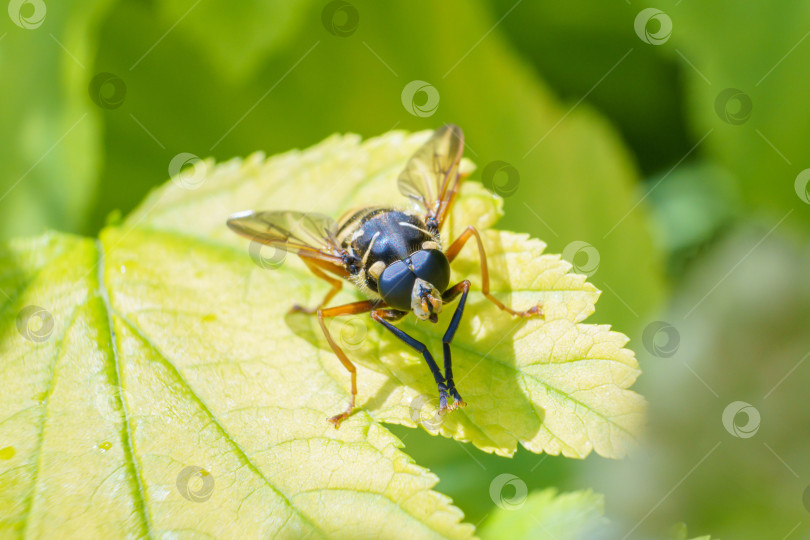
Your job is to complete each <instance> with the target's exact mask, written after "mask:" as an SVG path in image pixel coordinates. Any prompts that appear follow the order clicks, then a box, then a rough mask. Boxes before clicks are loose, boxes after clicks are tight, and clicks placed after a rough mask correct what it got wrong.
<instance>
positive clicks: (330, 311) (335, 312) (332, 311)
mask: <svg viewBox="0 0 810 540" xmlns="http://www.w3.org/2000/svg"><path fill="white" fill-rule="evenodd" d="M375 305H376V303H375V302H373V301H371V300H365V301H363V302H352V303H351V304H344V305H342V306H335V307H331V308H326V309H318V324H320V325H321V330H322V331H323V335H324V336H326V341H327V342H328V343H329V346H330V347H332V351H334V353H335V354H336V355H337V357H338V359H339V360H340V362H341V363H342V364H343V367H345V368H346V369H347V370H348V372H349V373H351V376H352V398H351V401H350V402H349V406H348V407H347V408H346V410H345V411H343V412H342V413H340V414H336V415H335V416H333V417H331V418H330V419H329V421H330V422H332V423H333V424H335V429H337V428H338V427H340V423H341V422H342V421H343V420H345V419H346V418H347V417H348V416H349V414H351V412H352V410H353V409H354V398H355V396H357V368H355V367H354V364H352V361H351V360H349V357H348V356H346V353H344V352H343V350H342V349H341V348H340V347H339V346H338V344H337V343H335V340H334V339H332V334H330V333H329V329H328V328H326V323H325V322H324V319H327V318H329V317H339V316H340V315H356V314H358V313H366V312H368V311H371V310H372V309H374V306H375Z"/></svg>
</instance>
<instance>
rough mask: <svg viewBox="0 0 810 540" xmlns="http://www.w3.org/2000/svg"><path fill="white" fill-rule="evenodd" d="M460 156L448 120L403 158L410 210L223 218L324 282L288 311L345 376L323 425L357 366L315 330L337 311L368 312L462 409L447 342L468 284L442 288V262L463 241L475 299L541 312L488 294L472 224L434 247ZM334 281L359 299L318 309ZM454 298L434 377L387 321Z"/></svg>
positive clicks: (446, 276) (443, 407) (418, 346)
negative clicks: (319, 294)
mask: <svg viewBox="0 0 810 540" xmlns="http://www.w3.org/2000/svg"><path fill="white" fill-rule="evenodd" d="M463 152H464V134H463V133H462V131H461V129H460V128H459V127H458V126H455V125H452V124H448V125H445V126H443V127H441V128H439V129H437V130H436V131H435V132H434V133H433V135H432V136H431V137H430V139H429V140H428V141H427V142H426V143H425V144H424V145H423V146H422V147H421V148H419V149H418V150H417V151H416V153H415V154H414V155H413V156H412V157H411V158H410V160H409V161H408V163H407V165H406V166H405V170H403V171H402V173H401V174H400V175H399V179H398V184H399V190H400V191H401V192H402V194H403V195H405V196H406V197H408V198H409V199H411V200H412V201H414V202H416V204H417V206H418V208H419V211H418V213H416V212H410V211H404V210H398V209H394V208H386V207H368V208H364V209H362V210H357V211H353V212H350V213H348V214H346V215H345V216H344V217H343V218H341V219H340V220H339V221H338V222H336V221H334V220H333V219H332V218H330V217H328V216H325V215H321V214H315V213H306V212H297V211H292V210H286V211H262V212H257V211H247V212H241V213H238V214H234V215H233V216H231V217H230V218H229V219H228V222H227V223H228V227H230V228H231V229H232V230H233V231H234V232H236V233H238V234H240V235H242V236H245V237H247V238H249V239H251V240H254V241H256V242H260V243H263V244H267V245H271V246H274V247H276V248H278V249H282V250H285V251H288V252H291V253H294V254H296V255H298V256H299V257H300V258H301V260H302V261H303V262H304V264H306V266H307V267H308V268H309V269H310V271H311V272H312V273H313V274H315V275H316V276H317V277H319V278H321V279H323V280H325V281H327V282H328V283H329V284H330V285H331V286H332V288H331V289H330V290H329V292H327V293H326V296H325V297H324V298H323V301H322V302H321V303H320V304H319V305H318V306H316V307H314V308H309V309H307V308H303V307H301V306H298V305H295V306H293V307H292V310H291V311H298V312H304V313H309V314H314V315H317V317H318V323H319V324H320V327H321V330H322V331H323V333H324V335H325V336H326V341H327V342H328V343H329V346H330V347H331V348H332V350H333V351H334V353H335V355H337V357H338V358H339V359H340V361H341V362H342V364H343V365H344V366H345V367H346V369H347V370H348V371H349V373H350V374H351V384H352V394H351V400H350V401H349V406H348V407H347V408H346V410H344V411H343V412H341V413H340V414H337V415H335V416H333V417H331V418H330V419H329V421H330V422H332V423H333V424H334V425H335V427H338V426H339V425H340V423H341V422H342V421H343V420H344V419H345V418H347V417H348V416H349V414H350V413H351V412H352V411H353V410H354V407H355V397H356V395H357V370H356V369H355V366H354V364H353V363H352V362H351V360H349V358H348V357H347V356H346V354H345V353H344V352H343V350H342V349H341V348H340V347H339V346H338V344H337V343H336V342H335V340H334V339H333V338H332V336H331V334H330V333H329V330H328V329H327V327H326V324H325V319H327V318H330V317H339V316H341V315H354V314H358V313H367V312H370V313H371V318H372V319H374V320H375V321H377V322H378V323H380V324H382V325H383V326H384V327H385V328H386V329H387V330H388V331H390V332H391V333H392V334H394V335H395V336H396V337H397V338H399V339H400V340H402V341H403V342H404V343H405V344H406V345H408V346H409V347H411V348H413V349H415V350H416V351H417V352H418V353H420V354H421V355H422V356H423V357H424V359H425V363H427V365H428V367H429V368H430V371H431V373H432V374H433V378H434V379H435V381H436V384H437V385H438V389H439V412H440V413H444V412H446V411H448V410H453V409H455V408H457V407H463V406H465V405H466V403H464V400H463V399H462V398H461V394H459V392H458V389H457V388H456V385H455V383H454V382H453V368H452V359H451V353H450V343H451V342H452V341H453V336H454V335H455V333H456V330H457V329H458V326H459V323H460V322H461V316H462V314H463V313H464V306H465V304H466V301H467V293H468V292H469V291H470V282H469V281H468V280H466V279H465V280H463V281H460V282H459V283H456V284H455V285H452V286H450V263H451V262H452V261H453V259H455V258H456V256H457V255H458V253H459V251H460V250H461V248H462V247H464V245H465V244H466V242H467V241H468V240H469V239H470V238H475V240H476V243H477V244H478V253H479V257H480V265H481V278H482V279H481V281H482V292H483V293H484V296H486V297H487V298H488V299H489V300H490V301H491V302H493V303H494V304H495V305H497V306H498V307H499V308H500V309H502V310H504V311H507V312H509V313H511V314H512V315H518V316H522V317H531V316H542V314H541V311H540V306H539V305H535V306H534V307H532V308H530V309H528V310H526V311H515V310H513V309H511V308H509V307H507V306H505V305H504V304H503V303H502V302H501V301H500V300H498V299H497V298H495V296H493V295H491V294H490V292H489V272H488V270H487V258H486V253H485V252H484V245H483V243H482V241H481V235H480V234H479V233H478V231H477V230H476V228H475V227H473V226H468V227H467V228H466V229H465V230H464V232H462V233H461V235H460V236H459V237H458V238H457V239H456V240H455V241H453V242H452V243H451V244H450V245H449V246H448V247H447V249H442V241H441V235H440V232H439V231H440V230H441V228H442V224H443V223H444V222H445V220H446V218H447V215H448V213H449V211H450V208H451V207H452V205H453V201H454V200H455V198H456V195H457V194H458V191H459V185H460V182H461V180H462V179H463V177H462V175H461V174H460V171H459V165H460V162H461V156H462V154H463ZM344 281H350V282H352V283H353V284H354V285H355V286H357V288H359V289H360V290H361V291H362V292H363V293H365V295H366V296H367V297H368V299H367V300H364V301H360V302H352V303H349V304H345V305H341V306H335V307H326V306H327V304H329V302H330V301H331V300H332V298H334V296H335V295H336V294H337V293H338V292H339V291H340V290H341V288H342V286H343V283H344ZM459 295H461V298H460V299H459V302H458V305H457V307H456V309H455V312H454V314H453V317H452V319H451V321H450V324H449V325H448V328H447V331H446V332H445V334H444V337H443V339H442V344H443V353H444V373H442V371H440V369H439V367H438V365H437V364H436V361H435V360H434V358H433V356H432V355H431V353H430V351H429V350H428V349H427V347H426V346H425V345H424V344H423V343H421V342H419V341H417V340H416V339H414V338H413V337H411V336H410V335H408V334H406V333H405V332H404V331H402V330H401V329H399V328H397V327H396V326H394V325H393V324H391V323H392V322H394V321H397V320H399V319H401V318H402V317H404V316H405V315H407V314H408V313H409V312H413V314H414V315H415V316H416V317H417V318H418V319H420V320H424V321H430V322H432V323H436V322H438V314H439V313H440V312H441V310H442V307H443V306H444V305H445V304H448V303H450V302H452V301H453V300H455V299H456V298H457V297H458V296H459ZM451 398H452V402H450V403H449V404H448V400H449V399H451Z"/></svg>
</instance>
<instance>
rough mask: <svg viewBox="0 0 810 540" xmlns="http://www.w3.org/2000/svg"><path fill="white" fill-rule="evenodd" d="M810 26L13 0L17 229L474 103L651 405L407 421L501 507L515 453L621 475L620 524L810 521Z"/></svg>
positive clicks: (3, 135) (492, 2)
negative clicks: (520, 446) (507, 422)
mask: <svg viewBox="0 0 810 540" xmlns="http://www.w3.org/2000/svg"><path fill="white" fill-rule="evenodd" d="M808 36H810V2H808V1H806V0H790V1H789V0H775V1H773V2H733V1H731V0H707V1H696V0H677V1H664V0H661V1H659V2H656V3H653V4H652V5H650V4H648V3H644V4H642V3H639V2H638V1H637V0H611V1H607V2H606V1H603V0H572V1H569V2H550V1H533V0H522V1H521V0H518V1H517V2H514V1H513V0H466V1H461V0H456V1H444V2H428V1H417V2H410V1H409V2H396V3H394V2H371V1H365V0H351V1H350V2H344V1H340V0H339V1H331V2H327V1H324V0H295V1H284V2H282V1H278V2H269V1H259V0H242V1H239V2H228V1H226V0H84V1H81V2H79V1H76V0H60V1H59V2H55V1H47V0H44V1H43V0H27V1H23V0H11V1H10V2H9V3H8V17H0V97H2V99H0V125H2V129H0V163H2V167H0V227H1V229H0V230H2V233H0V236H2V237H4V238H8V237H14V236H29V235H36V234H39V233H41V232H42V231H44V230H45V229H47V228H54V229H58V230H63V231H71V232H76V233H81V234H87V235H95V234H96V233H97V232H98V231H99V229H100V228H101V227H103V224H104V223H105V220H106V219H109V218H110V216H113V217H114V216H115V215H116V213H118V212H121V213H124V214H126V213H127V212H128V211H130V210H131V209H132V208H133V207H134V206H135V205H136V204H137V203H138V202H139V201H141V200H142V199H143V198H144V196H145V195H146V194H147V193H148V192H149V190H150V189H151V188H153V187H155V186H157V185H159V184H161V183H162V182H164V181H165V180H166V179H167V178H168V176H169V172H170V170H171V167H172V166H175V167H176V166H177V165H176V164H177V161H175V162H174V163H175V164H174V165H170V164H171V163H172V160H173V159H174V158H176V156H178V155H180V154H183V155H184V156H185V157H184V158H183V159H184V160H188V159H190V158H189V156H192V159H193V156H199V157H206V156H209V155H210V156H214V157H216V158H217V159H220V160H224V159H228V158H231V157H233V156H245V155H247V154H249V153H251V152H253V151H256V150H262V151H264V152H265V153H267V154H268V155H270V154H274V153H276V152H280V151H284V150H287V149H290V148H293V147H306V146H309V145H311V144H314V143H316V142H318V141H319V140H321V139H323V138H325V137H326V136H328V135H330V134H331V133H334V132H356V133H360V134H362V135H363V136H373V135H377V134H380V133H383V132H385V131H388V130H391V129H406V130H420V129H431V128H435V127H437V126H438V125H440V124H442V123H444V122H455V123H457V124H459V125H460V126H462V128H463V129H464V130H465V133H466V136H467V143H468V144H467V156H468V157H469V158H470V159H472V160H473V161H475V162H476V163H477V164H478V170H477V171H476V173H475V174H474V175H473V178H474V179H476V180H478V181H481V182H483V183H484V184H485V185H487V186H488V187H490V188H491V189H494V190H495V191H496V192H498V193H500V194H501V195H503V196H504V198H505V201H506V203H505V207H506V217H505V218H504V220H503V221H502V223H501V225H500V226H501V227H504V228H509V229H513V230H518V231H524V232H528V233H530V234H532V235H533V236H536V237H539V238H541V239H542V240H544V241H545V242H546V243H547V244H548V246H549V250H550V251H551V252H555V253H562V254H563V256H564V257H565V258H566V259H568V260H569V261H571V262H572V264H573V265H574V267H575V268H576V269H577V270H578V271H580V272H583V273H587V274H589V275H590V279H591V280H592V281H593V282H594V284H595V285H596V286H597V287H598V288H599V289H600V290H602V291H603V293H602V297H601V299H600V301H599V304H598V305H597V313H596V314H595V315H594V316H593V317H592V319H591V320H592V321H594V322H599V323H606V324H611V325H612V326H613V327H614V328H615V329H617V330H619V331H622V332H624V333H626V334H627V335H629V336H630V337H631V342H630V347H631V348H633V349H634V350H635V351H636V353H637V355H638V356H639V360H640V363H641V366H642V370H643V375H642V377H641V378H640V380H639V382H638V383H637V385H636V387H635V388H636V390H638V391H639V392H641V393H643V394H644V395H645V396H646V397H647V399H648V400H649V402H650V418H649V429H648V431H647V434H646V436H645V439H644V441H643V443H642V445H641V447H640V449H639V450H638V452H637V453H636V454H634V455H633V456H631V457H630V458H628V459H626V460H623V461H610V460H605V459H601V458H599V457H598V456H590V457H589V458H587V459H586V460H584V461H576V460H567V459H562V458H557V457H549V456H536V455H533V454H530V453H529V452H525V451H519V452H518V454H517V455H516V456H515V458H514V459H511V460H510V459H504V458H498V457H495V456H490V455H486V454H484V453H482V452H479V451H477V450H476V449H475V448H472V447H470V446H469V445H461V444H459V443H456V442H454V441H450V440H444V439H438V438H434V437H431V436H430V435H428V434H426V433H425V432H424V431H422V430H410V429H407V428H402V427H394V428H392V429H393V430H394V431H395V433H397V435H398V436H400V437H401V438H402V439H403V441H404V443H405V445H406V450H407V451H408V452H409V453H410V454H411V455H412V456H413V457H414V458H415V459H416V460H417V461H418V462H419V463H421V464H423V465H426V466H428V467H430V468H431V469H432V470H433V471H435V472H436V474H437V475H438V476H439V478H440V479H441V481H440V483H439V485H438V489H439V490H440V491H442V492H444V493H446V494H448V495H450V496H451V497H452V498H453V499H454V501H455V502H456V504H457V505H458V506H460V507H461V508H462V509H463V510H464V512H465V513H466V514H467V516H468V520H469V521H470V522H472V523H476V524H478V523H481V522H483V521H484V520H486V518H487V516H488V515H489V514H490V513H491V512H492V511H493V508H494V503H497V502H499V501H498V500H497V498H498V497H501V498H504V497H505V498H506V499H511V498H513V496H514V494H510V493H508V492H507V493H501V494H499V495H497V494H496V496H492V495H491V494H490V485H491V482H492V480H493V479H494V478H495V477H496V476H498V475H500V474H503V473H509V474H513V475H514V476H515V477H517V484H521V483H523V484H525V485H526V486H527V488H528V489H529V490H534V489H540V488H544V487H548V486H557V487H559V488H561V489H563V490H573V489H581V488H593V489H594V490H596V491H598V492H601V493H604V494H605V496H606V510H607V514H608V516H609V517H610V518H611V519H612V520H613V521H614V523H615V524H616V528H615V533H616V536H617V537H618V538H622V537H624V538H659V537H663V536H665V535H666V534H667V531H669V530H670V528H671V527H672V525H673V524H675V523H678V522H686V523H687V525H688V527H689V532H690V534H692V535H696V534H709V533H710V534H712V535H714V536H716V537H722V538H757V539H759V538H777V539H779V538H810V489H808V486H809V485H810V463H809V462H808V455H810V452H808V450H810V407H808V404H809V403H810V402H808V394H807V387H808V384H809V383H810V362H808V361H807V358H808V355H810V332H808V322H810V280H808V269H809V268H810V245H809V244H808V236H809V234H810V227H809V225H810V204H808V203H810V192H808V180H809V179H810V170H808V168H809V167H810V99H809V98H808V97H809V96H808V82H810V78H808V74H807V66H808V65H810V39H806V38H808ZM335 181H340V179H335ZM279 204H280V205H281V206H283V201H279ZM510 485H513V486H514V485H516V484H514V483H513V484H510ZM519 487H520V486H519V485H518V488H519ZM516 489H517V488H516ZM518 491H519V490H518Z"/></svg>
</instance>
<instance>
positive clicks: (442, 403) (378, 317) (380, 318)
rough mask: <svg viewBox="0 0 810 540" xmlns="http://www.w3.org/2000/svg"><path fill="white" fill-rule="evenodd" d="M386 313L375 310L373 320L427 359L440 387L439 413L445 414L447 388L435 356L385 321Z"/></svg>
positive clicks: (372, 315) (372, 314)
mask: <svg viewBox="0 0 810 540" xmlns="http://www.w3.org/2000/svg"><path fill="white" fill-rule="evenodd" d="M386 311H387V310H374V311H372V312H371V318H372V319H374V320H375V321H377V322H378V323H380V324H382V325H383V326H385V327H386V328H387V329H388V331H389V332H391V333H392V334H394V335H395V336H396V337H398V338H399V339H401V340H402V341H404V342H405V344H406V345H408V346H409V347H412V348H413V349H415V350H416V351H417V352H419V353H421V354H422V356H424V357H425V362H426V363H427V365H428V367H429V368H430V372H431V373H433V379H434V380H435V381H436V384H437V385H438V387H439V412H444V411H445V410H447V386H446V385H445V384H444V377H442V372H441V371H439V366H437V365H436V361H435V360H434V359H433V356H432V355H431V354H430V351H429V350H428V348H427V347H426V346H425V344H424V343H422V342H421V341H418V340H416V339H414V338H413V337H411V336H409V335H408V334H406V333H405V332H404V331H402V330H400V329H399V328H397V327H396V326H394V325H393V324H391V323H390V322H388V321H387V320H385V316H386Z"/></svg>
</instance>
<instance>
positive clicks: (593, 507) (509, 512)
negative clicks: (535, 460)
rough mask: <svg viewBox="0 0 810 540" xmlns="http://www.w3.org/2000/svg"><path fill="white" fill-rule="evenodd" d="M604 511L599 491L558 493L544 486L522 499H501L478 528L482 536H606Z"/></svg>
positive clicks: (540, 539) (546, 539)
mask: <svg viewBox="0 0 810 540" xmlns="http://www.w3.org/2000/svg"><path fill="white" fill-rule="evenodd" d="M524 495H525V494H524ZM604 514H605V501H604V497H602V495H599V494H597V493H593V492H592V491H574V492H571V493H560V494H558V493H557V490H555V489H545V490H543V491H539V492H535V493H531V494H530V495H529V496H528V497H526V498H525V500H519V499H518V500H513V501H512V502H511V503H510V502H508V500H507V503H506V504H504V503H501V504H500V505H499V507H498V508H497V509H496V510H495V512H494V513H493V514H492V515H491V516H490V517H489V518H488V519H487V520H486V522H484V524H483V525H482V526H481V530H480V531H479V532H480V536H481V538H482V539H483V540H487V539H489V538H493V539H494V538H511V539H514V540H520V539H521V538H525V539H527V540H528V539H532V540H554V539H557V538H567V539H571V540H577V539H582V540H584V539H589V540H591V539H595V538H607V536H606V534H605V529H606V527H607V526H608V524H609V522H608V520H607V519H605V517H604Z"/></svg>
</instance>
